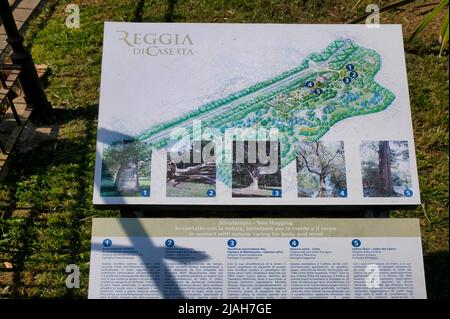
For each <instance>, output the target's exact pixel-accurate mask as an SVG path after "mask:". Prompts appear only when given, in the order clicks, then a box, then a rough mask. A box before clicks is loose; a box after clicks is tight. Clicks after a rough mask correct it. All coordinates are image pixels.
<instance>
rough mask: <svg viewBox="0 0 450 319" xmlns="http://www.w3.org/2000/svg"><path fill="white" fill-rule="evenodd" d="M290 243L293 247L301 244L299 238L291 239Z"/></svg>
mask: <svg viewBox="0 0 450 319" xmlns="http://www.w3.org/2000/svg"><path fill="white" fill-rule="evenodd" d="M289 245H291V247H294V248H295V247H298V245H299V242H298V240H297V239H291V240H290V241H289Z"/></svg>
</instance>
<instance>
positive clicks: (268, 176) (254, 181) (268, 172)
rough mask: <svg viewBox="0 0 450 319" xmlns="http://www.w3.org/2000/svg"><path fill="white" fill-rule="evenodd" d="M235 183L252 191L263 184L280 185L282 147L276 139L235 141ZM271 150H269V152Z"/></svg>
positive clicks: (238, 186)
mask: <svg viewBox="0 0 450 319" xmlns="http://www.w3.org/2000/svg"><path fill="white" fill-rule="evenodd" d="M234 150H235V152H234V153H233V175H234V176H233V184H235V185H236V187H237V188H244V187H243V186H246V185H249V186H248V187H247V188H248V190H250V191H251V192H256V191H258V190H259V189H260V184H263V186H269V185H270V186H278V187H279V186H280V185H281V180H280V179H281V174H280V160H279V159H280V149H279V143H278V142H275V141H271V142H268V141H267V142H266V141H259V142H256V141H250V142H249V141H241V142H234ZM267 151H269V152H267Z"/></svg>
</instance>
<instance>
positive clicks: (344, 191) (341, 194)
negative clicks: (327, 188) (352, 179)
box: [339, 188, 347, 197]
mask: <svg viewBox="0 0 450 319" xmlns="http://www.w3.org/2000/svg"><path fill="white" fill-rule="evenodd" d="M339 197H347V190H346V189H345V188H342V189H340V190H339Z"/></svg>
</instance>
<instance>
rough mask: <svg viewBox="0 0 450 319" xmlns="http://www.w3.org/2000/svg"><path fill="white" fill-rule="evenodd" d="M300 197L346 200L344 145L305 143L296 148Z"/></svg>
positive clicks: (317, 142)
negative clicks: (344, 198)
mask: <svg viewBox="0 0 450 319" xmlns="http://www.w3.org/2000/svg"><path fill="white" fill-rule="evenodd" d="M296 154H297V160H296V164H297V183H298V197H345V196H347V195H346V194H347V191H346V189H347V182H346V174H345V154H344V143H343V142H334V141H333V142H328V141H314V142H302V143H300V144H298V145H297V147H296Z"/></svg>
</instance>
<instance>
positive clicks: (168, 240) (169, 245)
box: [164, 239, 175, 247]
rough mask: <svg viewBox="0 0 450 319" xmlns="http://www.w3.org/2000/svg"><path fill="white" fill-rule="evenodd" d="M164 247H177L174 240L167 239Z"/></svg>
mask: <svg viewBox="0 0 450 319" xmlns="http://www.w3.org/2000/svg"><path fill="white" fill-rule="evenodd" d="M164 245H166V247H173V246H174V245H175V241H174V240H173V239H167V240H166V241H165V242H164Z"/></svg>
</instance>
